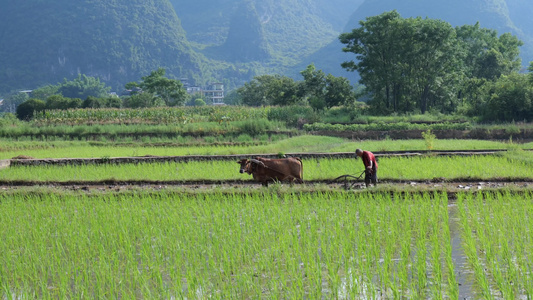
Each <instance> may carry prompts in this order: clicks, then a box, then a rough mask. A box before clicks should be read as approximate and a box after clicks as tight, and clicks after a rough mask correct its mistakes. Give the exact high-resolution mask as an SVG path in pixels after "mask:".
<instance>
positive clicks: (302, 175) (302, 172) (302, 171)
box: [295, 157, 304, 183]
mask: <svg viewBox="0 0 533 300" xmlns="http://www.w3.org/2000/svg"><path fill="white" fill-rule="evenodd" d="M295 158H296V159H297V160H298V161H299V162H300V178H299V179H298V180H297V182H298V183H304V163H303V162H302V159H301V158H299V157H295Z"/></svg>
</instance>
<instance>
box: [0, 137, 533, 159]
mask: <svg viewBox="0 0 533 300" xmlns="http://www.w3.org/2000/svg"><path fill="white" fill-rule="evenodd" d="M204 139H206V143H207V140H211V141H212V142H214V141H215V140H214V139H212V138H209V137H206V138H204ZM217 139H218V138H217ZM220 139H221V140H220V141H221V142H224V141H231V138H223V137H220ZM144 140H146V142H133V143H126V142H125V141H122V142H115V143H112V142H107V141H103V142H91V141H63V140H57V141H54V140H49V141H36V140H33V141H26V140H22V141H12V140H6V139H4V140H2V141H1V142H0V159H9V158H12V157H15V156H18V155H21V154H23V155H26V156H31V157H35V158H67V157H71V158H82V157H84V158H91V157H102V156H109V157H124V156H142V155H158V156H177V155H227V154H246V153H257V154H267V153H268V154H270V153H279V152H283V153H299V152H303V153H306V152H354V151H355V149H356V148H362V149H366V150H370V151H374V152H377V151H405V150H410V151H423V150H426V146H425V144H424V141H423V140H383V141H361V142H357V143H356V142H353V141H350V140H347V139H342V138H335V137H325V136H309V135H302V136H297V137H292V138H285V137H283V138H278V137H275V136H270V137H268V136H266V137H263V138H262V142H263V143H259V144H258V145H238V146H217V145H208V144H205V145H200V146H198V145H197V144H202V141H201V140H197V139H193V138H184V137H180V138H164V139H157V138H153V137H152V138H150V140H147V139H145V138H143V141H144ZM158 141H159V142H161V146H154V145H152V143H157V142H158ZM176 144H178V145H176ZM179 144H183V146H180V145H179ZM513 145H514V146H515V147H518V148H522V149H529V148H531V146H530V145H529V144H523V145H520V144H513ZM433 146H434V148H433V150H480V149H484V150H487V149H488V150H490V149H508V147H509V144H508V143H504V142H496V141H482V140H436V141H434V145H433ZM528 153H529V152H527V151H522V153H520V154H519V155H516V156H517V157H523V156H524V155H526V154H528Z"/></svg>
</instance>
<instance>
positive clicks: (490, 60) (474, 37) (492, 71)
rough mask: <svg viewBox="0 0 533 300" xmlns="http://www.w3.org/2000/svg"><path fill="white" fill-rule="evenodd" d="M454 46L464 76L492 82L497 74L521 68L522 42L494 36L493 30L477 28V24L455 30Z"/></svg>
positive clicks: (495, 34) (495, 32) (509, 37)
mask: <svg viewBox="0 0 533 300" xmlns="http://www.w3.org/2000/svg"><path fill="white" fill-rule="evenodd" d="M455 30H456V33H457V39H458V44H459V45H460V48H461V50H462V53H464V58H463V64H462V66H463V69H464V70H465V73H466V77H467V78H472V77H477V78H484V79H488V80H495V79H497V78H498V77H500V75H509V74H511V73H512V72H517V71H518V70H519V69H520V67H521V60H520V57H519V55H520V50H519V47H520V46H522V45H523V42H522V41H520V40H518V38H517V37H515V36H513V35H511V34H510V33H504V34H502V35H501V36H500V37H498V32H497V31H496V30H494V29H487V28H481V27H480V26H479V23H476V24H475V25H464V26H460V27H457V28H456V29H455Z"/></svg>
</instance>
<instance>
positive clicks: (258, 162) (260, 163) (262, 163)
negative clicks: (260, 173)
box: [250, 158, 266, 168]
mask: <svg viewBox="0 0 533 300" xmlns="http://www.w3.org/2000/svg"><path fill="white" fill-rule="evenodd" d="M250 161H251V162H253V163H256V164H258V165H260V166H263V167H265V168H266V166H265V163H264V162H262V161H260V160H257V159H255V158H250Z"/></svg>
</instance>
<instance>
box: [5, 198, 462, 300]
mask: <svg viewBox="0 0 533 300" xmlns="http://www.w3.org/2000/svg"><path fill="white" fill-rule="evenodd" d="M447 202H448V201H447V198H446V195H445V194H438V193H436V194H424V195H410V194H405V195H404V194H394V195H390V194H375V195H372V194H352V193H342V192H338V193H337V192H330V193H321V194H315V193H286V194H279V193H251V194H231V193H230V194H224V193H221V192H216V193H209V194H207V193H206V194H196V195H184V194H179V193H165V192H160V193H152V194H148V193H146V194H144V193H137V194H119V195H100V196H87V195H61V196H58V195H54V194H42V195H22V194H17V195H10V196H7V195H0V223H1V224H2V231H0V240H1V241H2V243H0V298H7V299H12V298H178V299H181V298H193V299H198V298H201V299H205V298H216V299H233V298H254V299H257V298H265V299H272V298H298V299H301V298H309V299H319V298H328V299H329V298H346V299H368V298H420V297H422V298H427V297H431V298H440V297H444V298H446V297H449V296H450V295H454V287H453V286H450V284H449V282H454V270H453V269H451V268H449V266H448V265H447V264H446V262H447V261H448V260H449V259H450V255H451V253H449V252H448V251H447V247H446V246H445V245H446V244H448V243H449V242H450V241H449V237H448V236H447V235H446V234H442V232H443V231H445V228H446V227H447V224H448V220H447V212H446V211H447Z"/></svg>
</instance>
